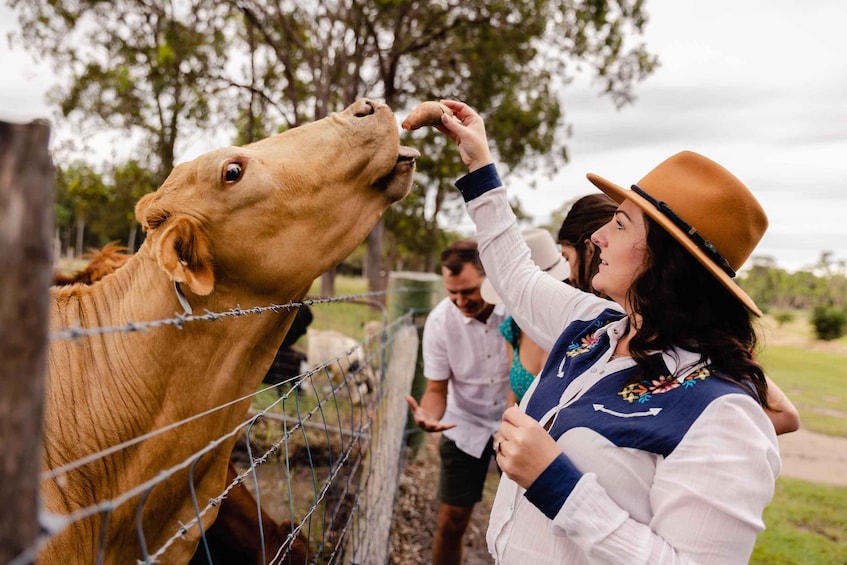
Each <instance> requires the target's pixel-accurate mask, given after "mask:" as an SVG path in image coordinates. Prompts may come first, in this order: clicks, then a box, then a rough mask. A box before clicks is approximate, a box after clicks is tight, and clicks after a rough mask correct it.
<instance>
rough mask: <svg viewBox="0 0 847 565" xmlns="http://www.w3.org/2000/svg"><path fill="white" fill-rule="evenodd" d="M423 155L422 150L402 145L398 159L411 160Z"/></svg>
mask: <svg viewBox="0 0 847 565" xmlns="http://www.w3.org/2000/svg"><path fill="white" fill-rule="evenodd" d="M420 156H421V152H420V151H418V150H417V149H413V148H412V147H406V146H405V145H401V146H400V151H399V153H398V155H397V161H411V160H413V159H417V158H418V157H420Z"/></svg>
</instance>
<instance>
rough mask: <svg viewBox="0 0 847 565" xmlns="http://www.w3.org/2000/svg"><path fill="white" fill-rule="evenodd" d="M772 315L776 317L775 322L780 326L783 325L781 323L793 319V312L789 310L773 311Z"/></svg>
mask: <svg viewBox="0 0 847 565" xmlns="http://www.w3.org/2000/svg"><path fill="white" fill-rule="evenodd" d="M773 316H774V318H775V319H776V322H777V323H778V324H779V325H780V326H783V325H785V324H787V323H789V322H793V321H794V312H791V311H788V310H783V311H780V312H774V313H773Z"/></svg>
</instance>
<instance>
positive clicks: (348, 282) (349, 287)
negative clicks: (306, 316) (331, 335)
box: [304, 276, 382, 340]
mask: <svg viewBox="0 0 847 565" xmlns="http://www.w3.org/2000/svg"><path fill="white" fill-rule="evenodd" d="M367 292H368V281H367V280H365V279H363V278H359V277H344V276H337V277H336V278H335V295H336V296H351V295H358V294H365V293H367ZM320 295H321V281H320V279H317V280H315V282H314V283H312V288H311V289H310V290H309V296H313V297H318V296H320ZM361 300H368V299H361ZM370 300H373V299H370ZM311 308H312V314H313V315H314V319H313V320H312V323H311V324H310V326H309V327H310V328H314V329H318V330H327V329H333V330H338V331H340V332H341V333H343V334H344V335H347V336H350V337H352V338H353V339H355V340H360V339H363V338H364V337H365V336H364V332H363V330H362V326H363V324H364V323H365V322H367V321H369V320H382V310H381V309H379V308H375V307H373V306H369V305H367V304H361V303H358V302H330V303H325V304H315V305H314V306H312V307H311ZM304 339H305V337H304Z"/></svg>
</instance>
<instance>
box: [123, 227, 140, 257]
mask: <svg viewBox="0 0 847 565" xmlns="http://www.w3.org/2000/svg"><path fill="white" fill-rule="evenodd" d="M136 235H138V223H137V222H132V227H131V228H130V229H129V237H128V238H127V240H126V248H127V249H128V250H129V252H130V253H135V237H136Z"/></svg>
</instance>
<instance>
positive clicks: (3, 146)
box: [0, 122, 53, 563]
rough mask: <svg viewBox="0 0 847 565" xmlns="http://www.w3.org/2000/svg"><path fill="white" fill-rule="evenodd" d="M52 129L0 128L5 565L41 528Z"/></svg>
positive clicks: (1, 543) (0, 525)
mask: <svg viewBox="0 0 847 565" xmlns="http://www.w3.org/2000/svg"><path fill="white" fill-rule="evenodd" d="M49 138H50V128H49V126H47V125H44V124H39V123H31V124H25V125H24V124H10V123H6V122H0V249H3V253H2V254H0V359H2V360H3V362H2V363H0V390H2V391H3V394H0V437H2V438H3V449H2V450H0V507H2V508H3V511H2V512H0V563H8V562H9V561H11V560H12V559H13V558H15V557H16V556H18V555H20V554H21V553H22V552H24V551H25V550H26V549H28V548H31V547H33V546H34V544H35V541H36V537H37V535H38V532H39V526H38V482H39V478H38V475H39V472H40V454H41V433H42V423H41V421H42V413H43V407H44V388H45V385H44V381H45V372H46V367H47V356H46V351H47V332H48V302H49V294H48V287H49V286H50V281H51V272H52V264H53V263H52V253H51V249H50V240H51V232H52V224H53V222H52V211H53V206H52V201H51V200H52V194H51V190H52V183H53V167H52V164H51V162H50V156H49V153H48V151H47V142H48V140H49Z"/></svg>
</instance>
